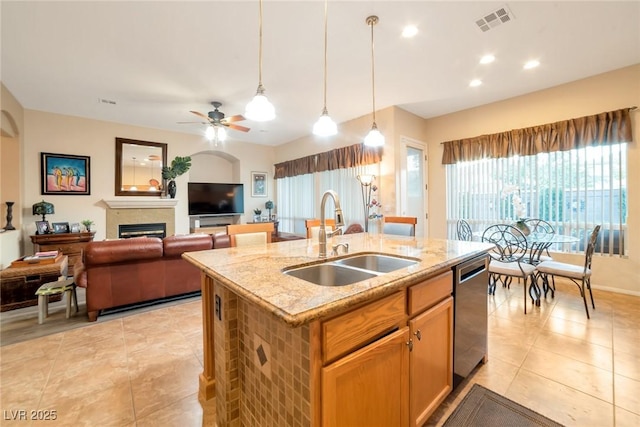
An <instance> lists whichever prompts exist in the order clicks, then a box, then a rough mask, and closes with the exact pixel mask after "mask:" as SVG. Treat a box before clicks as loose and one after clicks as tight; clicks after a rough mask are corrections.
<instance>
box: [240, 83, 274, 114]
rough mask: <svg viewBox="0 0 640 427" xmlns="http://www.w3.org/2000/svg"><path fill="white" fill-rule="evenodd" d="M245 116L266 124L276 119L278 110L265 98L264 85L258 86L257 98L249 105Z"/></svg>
mask: <svg viewBox="0 0 640 427" xmlns="http://www.w3.org/2000/svg"><path fill="white" fill-rule="evenodd" d="M244 116H245V117H246V118H247V119H249V120H253V121H255V122H266V121H269V120H273V119H275V118H276V109H275V108H274V107H273V104H272V103H270V102H269V100H268V99H267V97H266V96H265V94H264V88H263V87H262V85H260V86H258V92H257V93H256V96H254V97H253V99H252V100H251V102H249V103H248V104H247V108H246V109H245V112H244Z"/></svg>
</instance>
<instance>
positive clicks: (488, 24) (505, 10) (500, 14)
mask: <svg viewBox="0 0 640 427" xmlns="http://www.w3.org/2000/svg"><path fill="white" fill-rule="evenodd" d="M513 19H515V16H514V15H513V12H511V10H510V9H509V7H508V6H507V5H504V6H502V7H501V8H500V9H498V10H494V11H491V12H489V13H486V14H485V15H484V16H483V17H482V18H480V19H477V20H476V25H477V26H478V28H480V30H482V32H487V31H489V30H490V29H492V28H495V27H497V26H498V25H500V24H506V23H507V22H509V21H511V20H513Z"/></svg>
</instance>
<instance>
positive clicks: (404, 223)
mask: <svg viewBox="0 0 640 427" xmlns="http://www.w3.org/2000/svg"><path fill="white" fill-rule="evenodd" d="M417 223H418V218H416V217H415V216H385V217H384V228H383V231H384V234H395V235H400V236H415V235H416V224H417Z"/></svg>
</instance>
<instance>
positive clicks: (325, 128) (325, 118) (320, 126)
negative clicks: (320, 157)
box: [313, 110, 338, 136]
mask: <svg viewBox="0 0 640 427" xmlns="http://www.w3.org/2000/svg"><path fill="white" fill-rule="evenodd" d="M337 133H338V125H336V122H334V121H333V120H331V117H329V113H328V112H327V110H324V111H323V112H322V115H321V116H320V118H319V119H318V121H317V122H316V123H315V124H314V125H313V134H314V135H318V136H333V135H335V134H337Z"/></svg>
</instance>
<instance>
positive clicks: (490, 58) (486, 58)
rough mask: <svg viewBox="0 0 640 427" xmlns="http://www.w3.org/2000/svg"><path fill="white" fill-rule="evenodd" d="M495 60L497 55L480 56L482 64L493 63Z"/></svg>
mask: <svg viewBox="0 0 640 427" xmlns="http://www.w3.org/2000/svg"><path fill="white" fill-rule="evenodd" d="M495 60H496V57H495V56H493V55H485V56H483V57H482V58H480V63H481V64H491V63H492V62H493V61H495Z"/></svg>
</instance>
